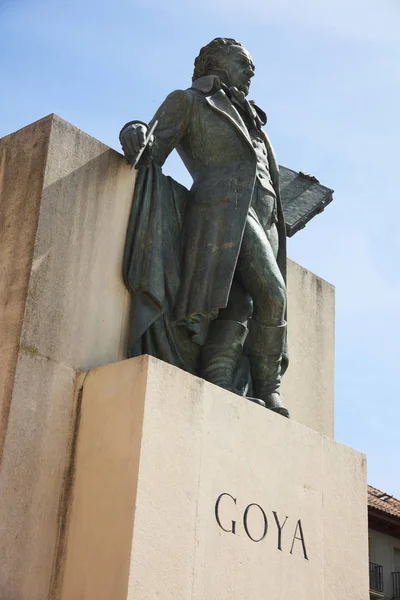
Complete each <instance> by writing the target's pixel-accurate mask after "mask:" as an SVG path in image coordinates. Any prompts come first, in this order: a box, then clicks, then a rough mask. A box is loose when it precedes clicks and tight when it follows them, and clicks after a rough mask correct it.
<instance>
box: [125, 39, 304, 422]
mask: <svg viewBox="0 0 400 600" xmlns="http://www.w3.org/2000/svg"><path fill="white" fill-rule="evenodd" d="M254 70H255V67H254V64H253V61H252V58H251V56H250V54H249V53H248V52H247V50H245V49H244V48H243V46H241V44H240V43H239V42H237V41H235V40H233V39H229V38H216V39H215V40H213V41H212V42H210V43H209V44H208V45H207V46H205V47H204V48H202V49H201V51H200V54H199V56H198V57H197V58H196V61H195V69H194V74H193V84H192V87H191V88H189V89H187V90H177V91H174V92H172V93H171V94H170V95H169V96H168V97H167V98H166V100H165V101H164V102H163V104H162V105H161V106H160V108H159V109H158V111H157V113H156V114H155V116H154V117H153V119H152V121H151V122H150V123H149V125H146V124H145V123H142V122H140V121H131V122H130V123H127V124H126V125H125V126H124V127H123V129H122V130H121V133H120V141H121V144H122V147H123V150H124V153H125V155H126V157H127V159H128V160H129V161H130V162H131V164H132V163H134V162H135V159H136V160H137V155H138V153H139V152H140V151H142V150H143V148H144V146H146V147H145V149H144V151H143V153H142V156H141V158H140V160H139V161H138V164H137V168H138V177H137V182H136V188H135V195H134V200H133V204H132V212H131V217H130V221H129V226H128V233H127V241H126V248H125V256H124V280H125V284H126V286H127V288H128V289H129V290H130V291H131V293H132V317H131V331H130V343H129V355H130V356H137V355H140V354H144V353H148V354H152V355H154V356H156V357H158V358H161V359H163V360H166V361H167V362H170V363H172V364H174V365H177V366H179V367H181V368H183V369H185V370H188V371H190V372H192V373H194V374H197V375H200V376H201V377H204V378H205V379H207V380H209V381H211V382H213V383H215V384H217V385H220V386H222V387H224V388H227V389H230V390H232V391H234V392H236V393H238V394H240V395H244V396H247V397H248V398H249V399H250V400H252V401H254V402H257V403H258V404H260V405H261V406H266V407H267V408H269V409H271V410H274V411H276V412H278V413H280V414H282V415H285V416H289V413H288V411H287V409H286V408H284V406H283V404H282V399H281V396H280V383H281V377H282V375H283V373H284V371H285V370H286V367H287V362H288V361H287V349H286V320H285V319H286V285H285V281H286V232H285V220H284V215H283V211H282V204H281V199H280V190H279V167H278V164H277V161H276V158H275V155H274V152H273V149H272V146H271V143H270V141H269V139H268V137H267V135H266V134H265V132H264V131H263V125H265V123H266V115H265V113H264V112H263V110H262V109H261V108H259V107H258V106H257V105H256V104H255V103H254V102H252V101H248V100H247V94H248V92H249V88H250V81H251V78H252V77H253V75H254ZM156 121H157V126H156V129H155V131H154V135H148V131H149V128H151V127H152V126H153V125H154V124H155V123H156ZM174 148H176V149H177V151H178V153H179V155H180V157H181V158H182V160H183V162H184V164H185V166H186V168H187V169H188V171H189V172H190V174H191V176H192V178H193V185H192V187H191V189H190V191H188V190H187V189H186V188H184V187H183V186H181V185H180V184H178V183H177V182H176V181H174V180H173V179H171V178H170V177H165V176H164V175H163V174H162V171H161V167H162V165H163V164H164V162H165V160H166V158H167V156H168V155H169V154H170V152H171V151H172V150H173V149H174ZM309 184H310V185H311V181H310V182H309ZM296 219H297V220H298V215H296Z"/></svg>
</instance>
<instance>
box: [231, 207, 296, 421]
mask: <svg viewBox="0 0 400 600" xmlns="http://www.w3.org/2000/svg"><path fill="white" fill-rule="evenodd" d="M267 233H268V235H267ZM267 233H266V232H265V231H264V229H263V227H262V226H261V224H260V222H259V220H258V219H257V215H255V214H254V215H252V214H251V213H250V214H249V216H248V217H247V221H246V226H245V231H244V235H243V241H242V246H241V250H240V254H239V258H238V263H237V267H236V273H237V275H238V276H239V278H240V280H241V282H242V284H243V285H244V287H245V288H246V290H247V291H248V292H249V293H250V295H251V297H252V299H253V318H252V319H251V320H250V322H249V339H248V344H249V350H250V367H251V375H252V380H253V394H254V396H255V397H256V398H257V399H261V400H262V401H263V402H264V403H265V405H266V407H267V408H269V409H271V410H273V411H275V412H279V413H280V414H282V415H284V416H289V412H288V410H287V409H286V408H284V407H283V405H282V401H281V397H280V384H281V363H282V351H283V346H284V341H285V333H286V323H285V322H284V315H285V310H286V287H285V282H284V280H283V277H282V275H281V272H280V270H279V267H278V265H277V262H276V250H275V249H276V248H277V244H276V240H277V237H276V236H277V233H276V228H275V225H273V226H272V228H271V230H269V231H268V232H267Z"/></svg>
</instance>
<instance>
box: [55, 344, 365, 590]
mask: <svg viewBox="0 0 400 600" xmlns="http://www.w3.org/2000/svg"><path fill="white" fill-rule="evenodd" d="M79 387H80V392H79V393H78V396H77V402H78V411H77V414H78V415H79V419H78V420H77V429H76V436H75V438H74V439H75V443H74V447H73V453H72V463H71V465H70V469H69V473H70V486H69V488H68V489H69V490H70V492H71V493H68V494H66V496H65V514H64V521H63V523H62V527H61V529H62V532H63V535H62V536H61V546H60V549H59V556H58V561H57V563H56V569H55V573H54V575H55V576H54V581H53V583H54V593H55V597H57V598H62V599H63V600H76V599H77V598H82V600H83V599H84V600H92V599H93V600H103V599H104V600H109V599H110V598H113V600H127V599H128V598H129V599H135V600H147V599H148V600H150V599H152V600H154V598H160V599H162V600H169V599H171V600H172V599H173V600H189V599H193V600H209V599H210V600H211V599H213V600H228V599H229V600H232V599H235V600H241V599H243V600H260V599H261V598H275V599H282V600H289V599H291V598H296V600H306V599H307V600H310V599H312V600H322V599H324V600H326V599H329V600H339V599H341V598H351V599H352V600H367V598H368V581H367V565H368V559H367V510H366V474H365V458H364V456H363V455H361V454H359V453H357V452H355V451H353V450H351V449H349V448H346V447H344V446H342V445H340V444H338V443H337V442H335V441H333V440H332V439H329V438H327V437H325V436H323V435H321V434H319V433H317V432H315V431H313V430H311V429H308V428H307V427H305V426H303V425H300V424H299V423H296V422H294V421H290V420H288V419H285V418H283V417H281V416H280V415H277V414H274V413H272V412H270V411H267V410H265V409H263V408H261V407H259V406H256V405H255V404H252V403H250V402H246V401H245V400H243V399H241V398H239V397H237V396H235V395H234V394H231V393H230V392H227V391H225V390H222V389H220V388H218V387H216V386H214V385H212V384H208V383H206V382H204V381H203V380H200V379H198V378H196V377H193V376H191V375H189V374H187V373H184V372H182V371H180V370H179V369H176V368H174V367H171V366H170V365H168V364H166V363H163V362H161V361H159V360H156V359H154V358H151V357H147V356H146V357H140V358H137V359H132V360H129V361H124V362H121V363H116V364H113V365H109V366H107V367H102V368H100V369H96V370H94V371H90V372H89V373H88V374H83V375H81V376H80V381H79Z"/></svg>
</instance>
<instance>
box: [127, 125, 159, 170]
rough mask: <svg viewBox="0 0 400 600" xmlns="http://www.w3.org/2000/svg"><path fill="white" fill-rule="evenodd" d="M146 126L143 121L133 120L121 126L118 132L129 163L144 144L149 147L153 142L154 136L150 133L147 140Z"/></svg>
mask: <svg viewBox="0 0 400 600" xmlns="http://www.w3.org/2000/svg"><path fill="white" fill-rule="evenodd" d="M147 131H148V126H147V125H145V124H144V123H139V122H133V123H130V124H128V125H125V127H123V128H122V130H121V133H120V134H119V141H120V142H121V146H122V149H123V151H124V154H125V156H126V158H127V159H128V160H129V162H130V163H132V161H133V160H134V159H135V157H136V155H137V154H138V152H139V151H140V150H142V148H144V146H147V148H151V146H152V145H153V144H154V136H153V135H152V136H151V137H150V139H149V140H148V141H147V140H146V137H147Z"/></svg>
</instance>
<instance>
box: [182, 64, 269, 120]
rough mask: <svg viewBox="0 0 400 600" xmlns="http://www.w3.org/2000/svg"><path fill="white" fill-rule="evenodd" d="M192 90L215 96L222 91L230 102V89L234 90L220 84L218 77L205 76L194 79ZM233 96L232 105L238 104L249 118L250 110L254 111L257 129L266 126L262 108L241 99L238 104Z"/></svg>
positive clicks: (252, 102)
mask: <svg viewBox="0 0 400 600" xmlns="http://www.w3.org/2000/svg"><path fill="white" fill-rule="evenodd" d="M192 89H195V90H199V91H200V92H203V93H204V94H209V93H210V92H211V93H213V94H215V93H216V92H219V91H220V90H222V91H223V92H224V93H225V94H227V96H228V97H229V98H230V100H232V93H230V92H231V91H232V89H235V88H228V87H227V86H226V85H224V84H223V83H221V80H220V78H219V77H218V75H205V76H204V77H199V79H196V81H194V82H193V84H192ZM236 92H237V90H236ZM233 95H234V99H233V103H234V104H235V103H236V104H240V105H241V107H242V108H243V109H244V110H247V112H248V113H249V114H250V116H251V111H252V110H254V111H255V113H256V115H257V116H256V121H259V127H261V126H262V125H265V124H266V122H267V115H266V114H265V112H264V111H263V110H262V108H260V107H259V106H257V104H256V103H255V102H254V100H247V99H245V98H244V97H243V99H242V100H241V102H240V103H239V102H235V97H236V95H237V94H236V93H234V94H233ZM247 105H251V109H250V108H247Z"/></svg>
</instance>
